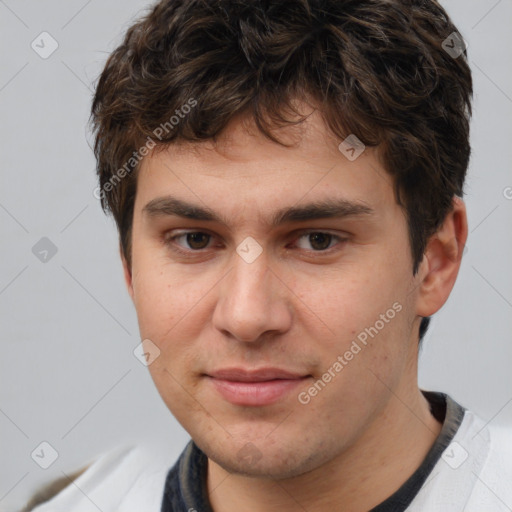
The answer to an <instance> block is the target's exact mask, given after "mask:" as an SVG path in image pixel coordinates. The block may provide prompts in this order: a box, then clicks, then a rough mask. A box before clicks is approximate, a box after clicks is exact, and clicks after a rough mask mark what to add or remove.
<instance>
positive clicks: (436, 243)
mask: <svg viewBox="0 0 512 512" xmlns="http://www.w3.org/2000/svg"><path fill="white" fill-rule="evenodd" d="M467 236H468V225H467V216H466V207H465V205H464V202H463V201H462V199H460V198H459V197H455V198H454V199H453V208H452V210H451V211H450V213H448V215H447V216H446V218H445V220H444V222H443V224H442V225H441V227H440V228H439V229H438V230H437V231H436V233H435V234H434V235H432V237H431V238H430V240H429V241H428V244H427V248H426V250H425V254H424V257H423V261H422V262H421V265H420V269H419V276H420V279H421V282H420V285H419V295H418V301H417V309H416V313H417V315H419V316H422V317H426V316H431V315H433V314H434V313H436V312H437V311H438V310H439V309H441V307H442V306H443V304H444V303H445V302H446V301H447V299H448V297H449V295H450V293H451V291H452V289H453V286H454V284H455V280H456V279H457V275H458V273H459V268H460V264H461V260H462V254H463V251H464V247H465V244H466V240H467Z"/></svg>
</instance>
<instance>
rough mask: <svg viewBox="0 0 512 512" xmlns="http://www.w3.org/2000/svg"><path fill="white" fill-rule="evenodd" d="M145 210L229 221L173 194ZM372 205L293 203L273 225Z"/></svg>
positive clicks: (356, 212) (367, 211) (363, 211)
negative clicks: (296, 204)
mask: <svg viewBox="0 0 512 512" xmlns="http://www.w3.org/2000/svg"><path fill="white" fill-rule="evenodd" d="M142 213H143V214H145V215H148V216H149V217H160V216H178V217H184V218H187V219H191V220H201V221H214V222H219V223H221V224H224V225H228V224H229V222H228V221H227V219H225V218H223V217H222V216H221V215H219V214H217V213H216V212H214V211H213V210H212V209H210V208H208V207H204V206H199V205H197V204H193V203H189V202H187V201H183V200H181V199H177V198H175V197H173V196H165V197H157V198H155V199H152V200H151V201H150V202H149V203H147V204H146V206H144V208H143V209H142ZM373 213H375V211H374V210H373V209H372V208H370V207H369V206H367V205H365V204H363V203H359V202H352V201H348V200H346V199H335V198H333V199H325V200H322V201H315V202H312V203H308V204H305V205H302V206H289V207H285V208H282V209H280V210H278V211H277V212H276V213H274V215H273V216H272V218H271V221H270V226H271V227H277V226H280V225H282V224H286V223H291V222H300V221H307V220H314V219H328V218H343V217H354V216H360V215H371V214H373Z"/></svg>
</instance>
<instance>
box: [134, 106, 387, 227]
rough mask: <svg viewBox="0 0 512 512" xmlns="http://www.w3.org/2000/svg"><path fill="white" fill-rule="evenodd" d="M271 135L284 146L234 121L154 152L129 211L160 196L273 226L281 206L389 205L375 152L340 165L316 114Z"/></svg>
mask: <svg viewBox="0 0 512 512" xmlns="http://www.w3.org/2000/svg"><path fill="white" fill-rule="evenodd" d="M275 135H276V137H278V139H279V140H280V141H281V142H283V143H284V144H285V145H281V144H278V143H276V142H274V141H272V140H270V139H268V138H267V137H265V136H264V135H263V134H262V133H261V132H260V131H259V130H258V129H257V128H256V127H255V126H254V123H251V121H250V120H247V119H244V118H238V119H234V120H233V121H232V122H231V123H230V124H229V125H228V126H227V128H226V130H225V131H224V132H223V133H222V134H221V136H220V137H219V138H218V139H217V140H216V141H211V140H208V141H204V142H199V143H198V142H194V143H191V142H179V143H173V144H171V145H169V146H167V147H166V148H164V149H160V150H157V151H154V152H153V153H152V154H151V155H149V156H148V157H146V158H145V159H144V160H143V162H142V164H141V167H140V169H139V175H138V186H137V188H138V190H137V198H136V210H142V209H143V208H144V207H145V206H146V205H147V204H148V202H150V201H154V200H155V199H158V198H161V197H164V196H166V195H171V196H173V197H175V198H178V199H183V200H186V201H187V202H189V203H191V202H193V203H194V204H197V205H199V204H201V203H202V204H203V206H205V205H207V206H208V208H209V209H210V210H212V211H222V213H223V214H224V216H229V215H234V214H237V215H238V214H239V213H240V212H239V211H236V212H235V209H238V210H240V209H243V210H244V211H246V212H247V213H248V214H249V213H252V214H253V215H254V214H257V215H258V216H259V217H260V218H261V212H268V214H269V215H268V216H269V218H270V216H271V215H272V216H273V218H274V219H275V218H276V210H277V209H279V207H282V206H283V205H285V204H286V205H292V204H300V203H303V202H306V203H311V202H318V201H328V200H331V199H336V200H346V201H350V202H352V203H358V204H361V205H366V206H367V207H368V208H369V209H372V210H379V209H380V208H383V207H385V205H386V204H389V203H390V202H391V203H392V202H394V195H393V187H392V180H391V177H390V176H389V174H388V173H387V172H386V171H385V170H384V168H383V166H382V164H381V163H380V161H379V155H378V150H377V149H376V148H365V149H364V151H363V152H362V153H361V154H360V155H359V156H358V157H357V158H356V159H354V160H351V159H349V158H347V155H346V153H344V152H343V151H340V149H339V145H340V142H342V140H341V139H339V138H337V137H335V136H334V135H333V134H332V133H331V132H330V131H329V130H328V129H327V127H326V126H325V124H324V122H323V120H322V118H321V117H320V115H319V114H317V113H316V112H315V113H313V114H311V115H310V116H309V117H308V118H307V120H305V121H304V122H302V123H301V124H298V125H294V126H287V127H285V128H282V129H280V130H277V131H276V133H275ZM343 148H345V146H343ZM360 149H361V148H356V150H360Z"/></svg>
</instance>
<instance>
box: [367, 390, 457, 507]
mask: <svg viewBox="0 0 512 512" xmlns="http://www.w3.org/2000/svg"><path fill="white" fill-rule="evenodd" d="M422 393H423V395H424V396H425V398H426V399H427V400H428V401H429V403H430V410H431V412H432V415H433V416H434V418H436V419H437V420H438V421H441V422H443V426H442V428H441V432H440V433H439V436H438V437H437V439H436V441H435V443H434V444H433V445H432V447H431V448H430V450H429V451H428V453H427V455H426V457H425V458H424V459H423V462H422V463H421V465H420V467H419V468H418V469H417V470H416V471H415V472H414V473H413V474H412V475H411V476H410V477H409V478H408V479H407V480H406V481H405V483H404V484H403V485H402V486H401V487H400V489H398V490H397V491H396V492H395V493H393V494H392V495H391V496H390V497H389V498H387V499H386V500H385V501H383V502H382V503H381V504H380V505H377V506H376V507H374V508H372V509H371V510H370V512H403V511H404V510H406V509H407V507H408V506H409V505H410V504H411V502H412V500H413V499H414V498H415V496H416V495H417V494H418V492H419V491H420V489H421V487H422V486H423V484H424V483H425V481H426V480H427V478H428V476H429V475H430V473H431V472H432V470H433V469H434V466H435V465H436V464H437V462H438V461H439V459H440V458H441V455H442V453H443V452H444V450H445V449H446V447H447V446H448V445H449V444H450V443H451V441H452V439H453V437H454V436H455V434H456V432H457V430H458V429H459V426H460V424H461V423H462V419H463V418H464V413H465V409H464V408H463V407H461V406H460V405H459V404H458V403H457V402H455V401H454V400H452V399H451V398H450V397H449V396H447V395H445V394H444V393H434V392H431V391H423V390H422Z"/></svg>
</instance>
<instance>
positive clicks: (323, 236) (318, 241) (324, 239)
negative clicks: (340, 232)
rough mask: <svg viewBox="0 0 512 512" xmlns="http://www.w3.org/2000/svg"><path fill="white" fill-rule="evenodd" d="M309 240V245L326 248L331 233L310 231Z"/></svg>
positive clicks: (315, 247)
mask: <svg viewBox="0 0 512 512" xmlns="http://www.w3.org/2000/svg"><path fill="white" fill-rule="evenodd" d="M309 240H310V242H311V247H313V248H314V249H316V250H322V249H327V248H328V247H329V244H330V243H331V240H332V235H330V234H329V233H310V235H309Z"/></svg>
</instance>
